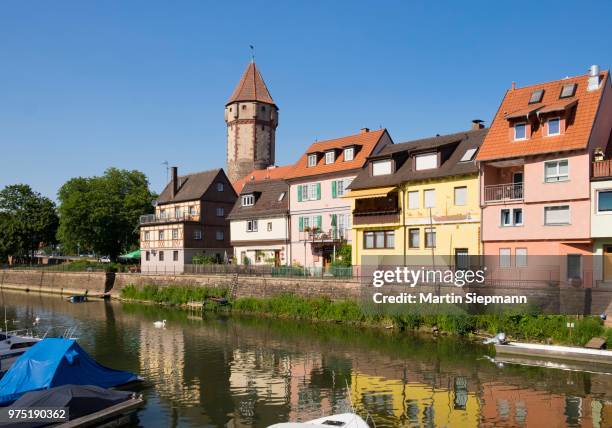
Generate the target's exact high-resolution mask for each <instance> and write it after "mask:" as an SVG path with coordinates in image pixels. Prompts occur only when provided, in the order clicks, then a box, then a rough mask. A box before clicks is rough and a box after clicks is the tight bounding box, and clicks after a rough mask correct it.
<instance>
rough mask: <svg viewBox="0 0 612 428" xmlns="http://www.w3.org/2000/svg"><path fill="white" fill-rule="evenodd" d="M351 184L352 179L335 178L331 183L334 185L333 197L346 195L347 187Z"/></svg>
mask: <svg viewBox="0 0 612 428" xmlns="http://www.w3.org/2000/svg"><path fill="white" fill-rule="evenodd" d="M349 184H351V181H350V180H334V181H332V183H331V186H332V198H339V197H342V196H344V195H345V194H346V193H347V192H348V190H347V189H346V188H347V187H348V186H349Z"/></svg>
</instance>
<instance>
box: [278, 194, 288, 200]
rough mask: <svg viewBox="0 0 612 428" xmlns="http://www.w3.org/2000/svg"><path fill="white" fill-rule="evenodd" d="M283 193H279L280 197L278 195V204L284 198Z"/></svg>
mask: <svg viewBox="0 0 612 428" xmlns="http://www.w3.org/2000/svg"><path fill="white" fill-rule="evenodd" d="M285 193H286V192H281V193H280V195H278V202H280V201H282V200H283V199H284V198H285Z"/></svg>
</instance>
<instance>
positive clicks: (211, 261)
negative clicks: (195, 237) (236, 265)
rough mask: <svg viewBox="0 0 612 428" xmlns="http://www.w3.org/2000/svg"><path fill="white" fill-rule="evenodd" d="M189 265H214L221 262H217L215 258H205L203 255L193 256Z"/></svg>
mask: <svg viewBox="0 0 612 428" xmlns="http://www.w3.org/2000/svg"><path fill="white" fill-rule="evenodd" d="M191 263H193V264H194V265H216V264H220V263H221V260H219V259H218V258H217V257H215V256H205V255H204V254H202V255H200V256H193V258H192V259H191Z"/></svg>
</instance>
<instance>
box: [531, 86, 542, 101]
mask: <svg viewBox="0 0 612 428" xmlns="http://www.w3.org/2000/svg"><path fill="white" fill-rule="evenodd" d="M543 95H544V89H538V90H537V91H533V92H532V93H531V97H530V98H529V104H536V103H539V102H540V101H542V96H543Z"/></svg>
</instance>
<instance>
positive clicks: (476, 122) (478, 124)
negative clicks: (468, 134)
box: [472, 119, 485, 131]
mask: <svg viewBox="0 0 612 428" xmlns="http://www.w3.org/2000/svg"><path fill="white" fill-rule="evenodd" d="M484 127H485V126H484V122H483V121H482V120H480V119H474V120H472V131H474V130H476V129H482V128H484Z"/></svg>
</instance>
